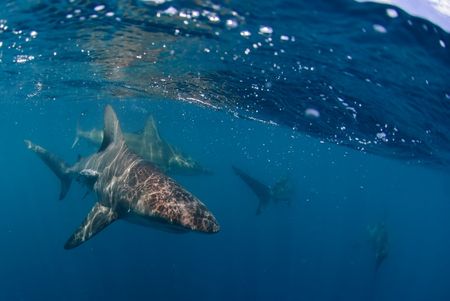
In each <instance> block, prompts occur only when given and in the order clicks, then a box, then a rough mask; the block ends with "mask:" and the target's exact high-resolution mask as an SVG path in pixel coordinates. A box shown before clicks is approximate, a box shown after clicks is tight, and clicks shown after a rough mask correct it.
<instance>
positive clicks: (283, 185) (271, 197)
mask: <svg viewBox="0 0 450 301" xmlns="http://www.w3.org/2000/svg"><path fill="white" fill-rule="evenodd" d="M232 169H233V171H234V173H235V174H236V175H237V176H239V177H240V178H241V179H242V181H244V183H245V184H247V186H248V187H249V188H250V189H251V190H252V191H253V193H255V194H256V196H257V197H258V199H259V204H258V208H257V210H256V214H257V215H259V214H261V212H262V211H263V210H264V209H265V208H266V207H267V205H268V204H269V203H270V201H274V202H279V201H286V202H288V203H289V204H290V202H291V200H292V196H293V188H292V187H290V185H289V184H290V183H289V181H288V179H282V180H280V181H278V182H276V183H275V184H274V185H272V186H267V185H266V184H264V183H261V182H260V181H259V180H257V179H255V178H253V177H252V176H250V175H249V174H247V173H245V172H244V171H243V170H241V169H239V168H237V167H235V166H232Z"/></svg>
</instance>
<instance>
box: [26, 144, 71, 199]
mask: <svg viewBox="0 0 450 301" xmlns="http://www.w3.org/2000/svg"><path fill="white" fill-rule="evenodd" d="M25 144H26V146H27V148H28V149H30V150H32V151H33V152H35V153H36V154H37V155H38V156H39V158H41V160H42V161H44V163H45V164H47V166H48V167H49V168H50V169H51V170H52V171H53V172H54V173H55V175H56V176H57V177H58V178H59V179H60V181H61V192H60V194H59V199H60V200H62V199H64V198H65V197H66V195H67V192H68V191H69V188H70V184H71V183H72V179H71V177H70V175H69V173H68V171H67V170H68V166H67V164H66V163H65V162H64V161H63V160H61V159H60V158H58V157H57V156H55V155H54V154H52V153H50V152H49V151H47V150H46V149H45V148H43V147H41V146H39V145H36V144H34V143H33V142H31V141H30V140H25Z"/></svg>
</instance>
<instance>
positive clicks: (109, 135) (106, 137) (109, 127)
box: [98, 105, 124, 152]
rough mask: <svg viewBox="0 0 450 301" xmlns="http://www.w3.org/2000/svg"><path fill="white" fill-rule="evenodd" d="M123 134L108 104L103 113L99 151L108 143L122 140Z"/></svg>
mask: <svg viewBox="0 0 450 301" xmlns="http://www.w3.org/2000/svg"><path fill="white" fill-rule="evenodd" d="M122 141H124V140H123V134H122V129H121V128H120V124H119V120H118V119H117V115H116V113H115V112H114V110H113V108H112V107H111V106H110V105H107V106H106V108H105V115H104V128H103V141H102V145H101V146H100V149H99V150H98V151H99V152H102V151H104V150H105V149H106V148H107V147H108V146H109V145H110V144H114V143H118V142H122Z"/></svg>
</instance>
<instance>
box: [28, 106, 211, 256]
mask: <svg viewBox="0 0 450 301" xmlns="http://www.w3.org/2000/svg"><path fill="white" fill-rule="evenodd" d="M25 144H26V146H27V148H28V149H30V150H31V151H33V152H34V153H36V154H37V155H38V156H39V157H40V159H42V161H43V162H44V163H45V164H46V165H47V166H48V167H49V168H50V169H51V170H52V171H53V172H54V173H55V174H56V176H57V177H58V178H59V180H60V181H61V192H60V195H59V198H60V199H63V198H64V197H65V196H66V195H67V192H68V190H69V188H70V186H71V183H72V182H73V180H76V181H78V182H80V183H82V184H83V185H86V186H87V187H88V188H89V189H90V190H92V191H93V192H94V193H95V195H96V198H97V201H96V203H95V204H94V205H93V207H92V209H91V211H90V212H89V213H88V215H87V216H86V218H85V219H84V221H83V222H82V223H81V225H80V226H79V227H78V228H77V229H76V230H75V232H74V233H73V234H72V236H70V238H69V239H68V240H67V242H66V243H65V245H64V248H65V249H73V248H75V247H78V246H79V245H81V244H83V243H84V242H86V241H87V240H89V239H91V238H92V237H93V236H94V235H96V234H98V233H99V232H101V231H102V230H103V229H105V228H106V227H107V226H109V225H110V224H112V223H113V222H114V221H116V220H119V219H122V220H126V221H129V222H132V223H138V224H142V225H146V226H150V227H154V228H157V229H160V230H164V231H169V232H177V233H184V232H189V231H194V232H200V233H217V232H219V230H220V226H219V223H218V222H217V220H216V218H215V217H214V215H213V214H212V213H211V211H209V210H208V208H207V207H206V206H205V205H204V204H203V203H202V202H201V201H200V200H199V199H198V198H197V197H195V196H194V195H193V194H192V193H190V192H189V191H187V190H186V189H185V188H183V187H182V186H181V185H180V184H178V183H177V182H176V181H175V180H173V179H172V178H170V177H169V176H167V175H166V174H164V173H163V172H162V171H161V170H160V169H159V168H158V167H157V166H155V165H154V164H153V163H151V162H149V161H147V160H144V159H143V158H142V157H141V156H139V155H138V154H136V153H135V152H134V151H132V150H131V149H130V148H129V147H128V145H127V143H126V141H125V138H124V135H123V133H122V130H121V127H120V123H119V120H118V119H117V115H116V113H115V112H114V110H113V108H112V107H111V106H110V105H108V106H106V108H105V112H104V129H103V139H102V143H101V146H100V148H99V150H98V151H97V152H96V153H94V154H92V155H90V156H89V157H84V158H80V159H79V160H78V162H76V163H75V164H74V165H72V166H69V165H68V164H67V163H66V162H64V161H63V160H62V159H60V158H59V157H58V156H56V155H54V154H52V153H50V152H49V151H47V150H46V149H44V148H43V147H41V146H39V145H36V144H34V143H32V142H31V141H29V140H25Z"/></svg>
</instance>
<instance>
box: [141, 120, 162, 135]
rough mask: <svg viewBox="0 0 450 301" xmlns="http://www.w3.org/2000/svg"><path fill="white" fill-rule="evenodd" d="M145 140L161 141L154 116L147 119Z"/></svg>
mask: <svg viewBox="0 0 450 301" xmlns="http://www.w3.org/2000/svg"><path fill="white" fill-rule="evenodd" d="M144 139H146V140H147V141H161V137H160V136H159V132H158V128H157V127H156V121H155V118H153V116H149V117H148V118H147V122H146V124H145V128H144Z"/></svg>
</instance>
